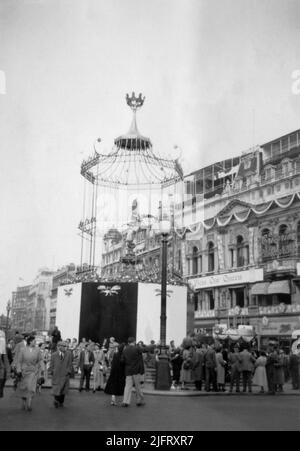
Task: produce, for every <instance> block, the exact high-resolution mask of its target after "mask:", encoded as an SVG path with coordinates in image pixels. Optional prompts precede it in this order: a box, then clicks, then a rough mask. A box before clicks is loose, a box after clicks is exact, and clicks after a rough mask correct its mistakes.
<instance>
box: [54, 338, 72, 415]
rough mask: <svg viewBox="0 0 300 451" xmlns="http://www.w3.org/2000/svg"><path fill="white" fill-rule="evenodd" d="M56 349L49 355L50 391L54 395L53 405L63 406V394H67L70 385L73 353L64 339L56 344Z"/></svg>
mask: <svg viewBox="0 0 300 451" xmlns="http://www.w3.org/2000/svg"><path fill="white" fill-rule="evenodd" d="M57 347H58V351H57V352H54V353H53V354H52V356H51V363H50V368H49V373H50V374H52V393H53V396H54V406H55V407H56V408H58V407H63V405H64V402H65V396H66V395H67V394H68V391H69V386H70V376H71V374H72V370H73V364H72V363H73V355H72V352H71V351H69V350H68V345H67V343H65V342H64V341H60V342H58V344H57Z"/></svg>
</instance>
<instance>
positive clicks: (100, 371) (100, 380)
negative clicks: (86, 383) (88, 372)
mask: <svg viewBox="0 0 300 451" xmlns="http://www.w3.org/2000/svg"><path fill="white" fill-rule="evenodd" d="M94 357H95V363H94V367H93V373H94V385H93V393H96V390H98V391H100V390H104V385H105V381H104V377H105V374H106V370H107V368H106V362H105V353H104V350H103V349H100V345H99V344H98V343H96V344H95V347H94Z"/></svg>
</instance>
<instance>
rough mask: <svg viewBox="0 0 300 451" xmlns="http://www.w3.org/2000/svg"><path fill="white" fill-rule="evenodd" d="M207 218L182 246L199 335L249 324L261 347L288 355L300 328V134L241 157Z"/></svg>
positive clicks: (209, 204) (209, 207)
mask: <svg viewBox="0 0 300 451" xmlns="http://www.w3.org/2000/svg"><path fill="white" fill-rule="evenodd" d="M195 184H196V179H195V180H194V186H195ZM204 218H205V219H204V221H203V223H202V224H199V231H198V234H195V233H194V234H193V233H187V234H186V235H185V243H184V245H185V249H186V251H185V253H184V254H185V257H186V262H185V269H186V271H185V274H184V276H185V277H186V279H187V280H188V281H189V283H190V284H191V286H192V287H193V290H194V292H195V329H196V330H204V331H208V332H212V330H213V328H214V326H215V325H217V324H222V323H223V324H224V323H225V324H228V326H229V327H233V326H237V325H239V324H248V325H252V326H253V327H254V328H255V331H256V334H257V336H258V340H259V342H260V345H262V346H264V345H266V344H267V342H268V340H270V339H272V340H277V341H278V342H279V343H281V344H282V345H283V346H287V347H288V343H289V341H290V340H291V336H292V332H293V330H296V329H299V327H300V291H299V261H300V132H299V131H296V132H294V133H292V134H290V135H286V136H284V137H281V138H279V139H276V140H274V141H272V142H270V143H267V144H265V145H262V146H261V148H259V149H255V150H253V151H252V152H249V153H247V154H244V155H242V157H241V159H240V162H239V167H238V171H237V172H236V175H235V177H234V179H232V180H231V181H229V182H227V181H226V183H225V184H224V188H223V191H220V192H219V193H217V194H215V195H214V196H212V197H210V198H209V199H206V200H205V202H204Z"/></svg>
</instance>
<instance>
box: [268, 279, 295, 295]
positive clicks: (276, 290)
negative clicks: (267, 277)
mask: <svg viewBox="0 0 300 451" xmlns="http://www.w3.org/2000/svg"><path fill="white" fill-rule="evenodd" d="M290 293H291V289H290V283H289V281H288V280H280V281H279V280H278V281H276V282H272V283H271V284H270V286H269V288H268V294H290Z"/></svg>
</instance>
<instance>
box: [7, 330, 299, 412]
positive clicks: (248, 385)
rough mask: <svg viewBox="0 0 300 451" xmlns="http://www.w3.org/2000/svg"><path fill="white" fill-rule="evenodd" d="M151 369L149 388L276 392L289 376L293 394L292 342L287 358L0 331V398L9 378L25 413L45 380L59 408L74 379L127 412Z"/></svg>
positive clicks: (198, 345)
mask: <svg viewBox="0 0 300 451" xmlns="http://www.w3.org/2000/svg"><path fill="white" fill-rule="evenodd" d="M147 368H155V369H156V380H155V388H157V389H165V390H168V389H171V390H178V389H183V390H184V389H187V390H188V389H191V388H193V387H194V389H195V390H198V391H201V390H202V389H204V390H205V391H207V392H209V391H214V392H220V391H221V392H225V391H226V386H227V387H228V390H229V391H230V392H233V391H234V390H235V391H236V392H237V393H239V392H240V391H242V392H244V393H245V392H247V391H248V392H249V393H251V392H252V387H253V385H254V386H257V387H259V389H260V393H266V392H267V393H269V394H272V395H274V394H276V393H281V392H283V385H284V384H285V383H286V382H287V381H288V380H290V379H291V382H292V387H293V389H295V390H296V389H299V388H300V345H298V347H297V351H296V353H294V354H291V355H288V354H286V353H285V352H284V351H283V350H282V349H280V348H279V347H278V346H276V344H272V343H270V344H269V347H268V349H267V350H266V351H257V350H252V349H251V348H250V347H249V345H247V344H246V343H242V344H237V343H236V344H232V345H231V346H227V347H226V346H224V345H222V344H221V343H219V342H214V343H210V344H207V343H203V342H199V341H197V340H195V339H193V338H188V339H184V340H183V343H182V344H181V346H180V347H177V346H175V343H174V342H173V341H172V342H171V343H170V345H169V346H168V347H167V349H164V350H163V351H162V348H161V346H160V345H159V344H157V343H155V341H153V340H152V341H151V342H150V344H148V345H146V344H144V343H143V342H138V343H136V341H135V339H134V338H133V337H130V338H129V339H128V341H127V343H117V341H116V340H115V338H114V337H110V338H109V339H105V340H104V342H103V343H101V344H100V343H95V342H93V341H92V340H87V339H85V338H82V339H81V341H80V342H78V341H77V339H76V338H73V339H69V338H68V339H66V340H65V341H63V340H62V337H61V333H60V331H59V330H58V328H57V327H56V328H55V329H54V331H53V332H52V334H51V336H49V337H47V338H45V339H44V340H43V341H42V342H40V343H37V341H36V337H35V336H34V335H33V334H19V333H18V332H17V333H16V334H15V337H14V338H13V339H11V340H10V341H9V342H8V343H7V344H6V342H5V334H4V332H3V331H0V398H1V397H3V390H4V386H5V381H6V380H7V379H8V378H9V377H10V376H11V377H13V379H14V388H15V392H16V396H18V397H19V398H21V400H22V409H24V410H27V411H31V409H32V399H33V397H34V395H35V394H36V393H37V392H41V389H42V387H43V385H44V384H45V382H46V381H48V380H50V379H51V383H52V393H53V396H54V406H55V407H56V408H59V407H62V406H63V405H64V401H65V396H66V395H67V393H68V390H69V386H70V380H71V379H72V378H78V379H79V392H82V391H83V390H85V391H87V392H89V391H92V392H93V393H96V392H97V391H104V392H105V393H107V394H109V395H111V405H112V406H116V405H120V406H122V407H128V406H129V405H130V404H131V398H132V392H133V387H134V388H135V393H136V404H137V406H142V405H144V404H145V400H144V395H143V383H144V375H145V370H146V369H147Z"/></svg>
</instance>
